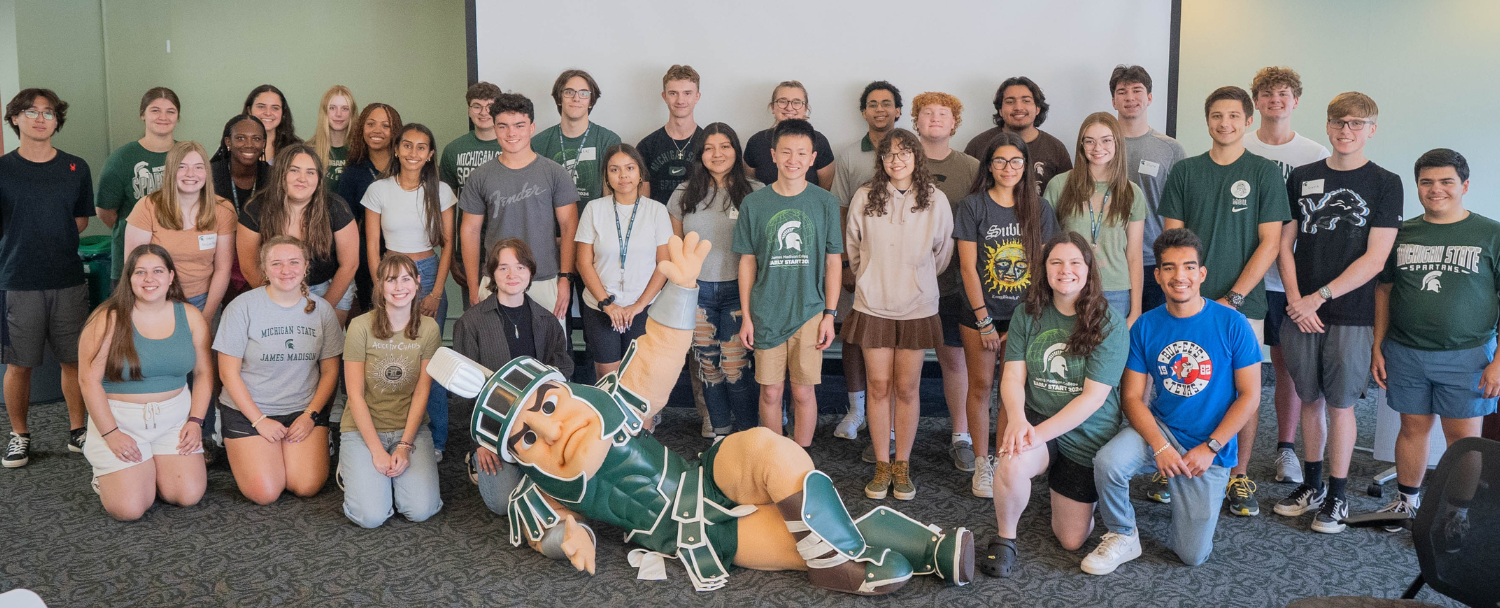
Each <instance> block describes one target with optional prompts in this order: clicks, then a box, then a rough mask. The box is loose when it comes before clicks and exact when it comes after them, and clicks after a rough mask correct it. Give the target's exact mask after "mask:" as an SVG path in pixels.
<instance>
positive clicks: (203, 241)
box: [198, 234, 219, 251]
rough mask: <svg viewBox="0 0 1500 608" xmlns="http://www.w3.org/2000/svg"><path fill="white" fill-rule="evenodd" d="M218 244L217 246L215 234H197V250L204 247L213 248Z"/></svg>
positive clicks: (217, 240) (217, 236) (217, 239)
mask: <svg viewBox="0 0 1500 608" xmlns="http://www.w3.org/2000/svg"><path fill="white" fill-rule="evenodd" d="M218 246H219V235H217V234H200V235H198V251H203V250H205V249H213V248H214V247H218Z"/></svg>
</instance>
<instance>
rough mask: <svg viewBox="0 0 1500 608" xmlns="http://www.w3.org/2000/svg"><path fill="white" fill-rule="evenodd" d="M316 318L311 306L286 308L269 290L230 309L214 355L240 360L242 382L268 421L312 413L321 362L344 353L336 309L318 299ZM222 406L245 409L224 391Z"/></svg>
mask: <svg viewBox="0 0 1500 608" xmlns="http://www.w3.org/2000/svg"><path fill="white" fill-rule="evenodd" d="M308 297H310V298H312V299H313V302H315V303H317V308H314V309H313V311H312V312H311V313H308V312H303V309H304V308H306V306H307V302H306V301H304V300H300V299H299V300H297V303H296V304H293V305H291V306H288V307H282V306H280V305H278V304H276V303H275V302H272V301H271V296H270V295H269V294H267V293H266V288H265V287H258V288H256V289H254V290H252V291H249V292H246V293H245V294H244V295H242V296H240V297H238V298H235V299H234V301H233V302H230V303H229V306H227V307H225V309H224V317H223V319H222V320H221V321H220V322H219V333H218V335H216V336H214V350H216V351H219V352H221V353H224V354H226V355H229V356H231V357H238V358H239V359H240V360H241V362H240V378H242V379H244V381H245V386H246V387H247V388H249V389H250V398H251V399H254V400H255V407H256V408H258V409H260V413H262V414H265V415H267V416H282V415H285V414H294V413H297V412H300V411H302V410H305V409H307V405H308V403H310V402H311V401H312V398H313V393H315V392H317V389H318V362H320V361H322V360H323V359H331V358H333V357H337V356H339V355H342V354H344V328H343V326H342V325H340V324H339V319H338V317H337V316H335V315H334V314H333V307H332V306H329V305H328V302H325V301H323V299H322V298H319V297H317V296H308ZM219 403H221V404H223V405H224V406H225V407H229V408H232V409H235V410H238V409H240V408H239V406H237V405H235V404H234V400H233V399H231V398H230V396H229V391H223V392H222V393H221V395H220V397H219Z"/></svg>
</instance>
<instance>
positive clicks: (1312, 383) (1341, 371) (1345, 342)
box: [1281, 322, 1375, 408]
mask: <svg viewBox="0 0 1500 608" xmlns="http://www.w3.org/2000/svg"><path fill="white" fill-rule="evenodd" d="M1323 329H1324V333H1321V334H1305V333H1302V330H1301V329H1299V328H1298V327H1297V324H1296V323H1290V322H1289V323H1284V324H1282V326H1281V358H1282V360H1283V361H1285V362H1286V368H1287V372H1288V373H1290V374H1291V376H1292V386H1294V387H1296V389H1297V396H1298V397H1300V398H1302V400H1303V401H1316V400H1318V399H1326V400H1327V402H1328V406H1329V407H1336V408H1346V407H1352V406H1353V405H1354V403H1355V402H1356V401H1359V397H1360V395H1362V394H1364V392H1365V389H1366V388H1367V387H1368V386H1369V383H1370V352H1371V349H1372V348H1373V347H1374V345H1375V328H1373V327H1359V326H1349V325H1326V326H1324V328H1323Z"/></svg>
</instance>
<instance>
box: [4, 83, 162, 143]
mask: <svg viewBox="0 0 1500 608" xmlns="http://www.w3.org/2000/svg"><path fill="white" fill-rule="evenodd" d="M38 97H42V98H45V99H46V100H47V103H50V104H52V116H53V117H54V118H55V119H56V120H57V128H56V129H53V130H52V133H53V134H57V133H62V128H63V123H65V122H67V121H68V102H66V101H63V100H62V99H60V98H58V96H57V93H55V92H53V91H52V89H24V90H22V91H21V92H20V93H16V96H15V97H12V98H10V103H7V104H5V122H6V123H7V124H9V125H10V130H12V131H15V132H16V135H20V134H21V125H18V124H16V123H14V122H11V119H12V118H15V117H17V116H20V115H21V114H22V113H23V112H25V111H27V110H30V109H31V107H32V106H34V105H36V103H35V102H36V98H38ZM143 111H144V110H143Z"/></svg>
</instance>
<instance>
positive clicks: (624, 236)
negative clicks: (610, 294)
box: [609, 196, 641, 289]
mask: <svg viewBox="0 0 1500 608" xmlns="http://www.w3.org/2000/svg"><path fill="white" fill-rule="evenodd" d="M609 210H610V211H613V212H615V238H616V239H619V241H620V288H621V289H624V288H625V256H626V255H627V254H629V253H630V251H629V250H628V248H629V247H630V233H632V232H635V213H636V212H637V211H640V210H641V199H640V197H639V196H637V197H636V199H635V204H634V205H631V209H630V225H629V227H628V228H626V229H625V230H624V231H623V232H621V230H620V207H619V203H617V202H615V197H613V196H611V197H609Z"/></svg>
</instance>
